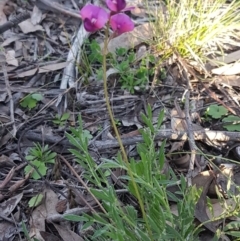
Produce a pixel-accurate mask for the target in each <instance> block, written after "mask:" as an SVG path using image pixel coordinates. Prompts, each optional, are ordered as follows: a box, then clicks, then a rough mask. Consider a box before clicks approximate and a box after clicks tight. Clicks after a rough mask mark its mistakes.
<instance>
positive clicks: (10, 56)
mask: <svg viewBox="0 0 240 241" xmlns="http://www.w3.org/2000/svg"><path fill="white" fill-rule="evenodd" d="M6 62H7V63H8V64H9V65H13V66H18V61H17V59H16V58H15V51H14V50H9V51H7V53H6Z"/></svg>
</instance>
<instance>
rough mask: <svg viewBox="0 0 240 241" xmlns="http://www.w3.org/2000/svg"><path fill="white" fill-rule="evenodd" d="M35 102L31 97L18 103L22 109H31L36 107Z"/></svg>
mask: <svg viewBox="0 0 240 241" xmlns="http://www.w3.org/2000/svg"><path fill="white" fill-rule="evenodd" d="M36 104H37V100H35V99H33V98H32V96H31V95H28V96H26V97H25V98H24V99H23V101H22V102H21V103H20V105H21V106H22V107H28V108H29V109H32V108H34V107H35V106H36Z"/></svg>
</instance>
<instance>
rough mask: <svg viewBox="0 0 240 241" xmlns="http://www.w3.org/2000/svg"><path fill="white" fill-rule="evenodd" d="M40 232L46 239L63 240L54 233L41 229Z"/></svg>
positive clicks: (45, 240)
mask: <svg viewBox="0 0 240 241" xmlns="http://www.w3.org/2000/svg"><path fill="white" fill-rule="evenodd" d="M40 234H41V236H42V237H43V239H44V241H62V240H61V239H60V238H58V237H57V236H55V235H53V234H52V233H48V232H44V231H40Z"/></svg>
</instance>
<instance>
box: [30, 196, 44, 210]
mask: <svg viewBox="0 0 240 241" xmlns="http://www.w3.org/2000/svg"><path fill="white" fill-rule="evenodd" d="M42 199H43V195H42V194H41V193H40V194H38V195H36V196H34V197H32V198H31V199H30V200H29V202H28V206H29V207H30V208H31V207H37V206H38V205H39V204H40V203H41V202H42Z"/></svg>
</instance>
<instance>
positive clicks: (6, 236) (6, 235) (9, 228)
mask: <svg viewBox="0 0 240 241" xmlns="http://www.w3.org/2000/svg"><path fill="white" fill-rule="evenodd" d="M15 233H16V227H15V225H14V224H13V223H10V222H7V221H1V222H0V240H6V241H11V240H13V238H14V235H15Z"/></svg>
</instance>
